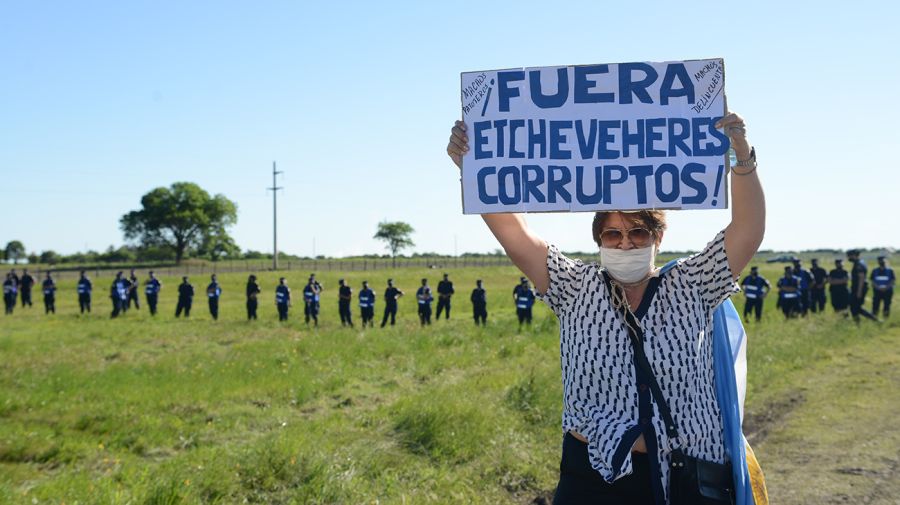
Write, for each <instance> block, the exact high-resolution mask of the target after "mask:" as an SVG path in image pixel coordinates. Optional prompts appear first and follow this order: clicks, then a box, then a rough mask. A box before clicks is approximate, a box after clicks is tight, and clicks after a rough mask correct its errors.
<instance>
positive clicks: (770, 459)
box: [747, 328, 900, 505]
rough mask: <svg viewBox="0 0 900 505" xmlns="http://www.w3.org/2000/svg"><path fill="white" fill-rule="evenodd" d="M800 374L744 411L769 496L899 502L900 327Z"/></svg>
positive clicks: (788, 500)
mask: <svg viewBox="0 0 900 505" xmlns="http://www.w3.org/2000/svg"><path fill="white" fill-rule="evenodd" d="M804 376H805V379H803V380H801V381H798V387H797V389H795V390H793V391H791V392H789V393H788V394H786V395H784V397H783V398H782V399H781V400H780V401H778V402H775V403H773V405H772V406H771V408H768V409H762V410H763V412H761V413H757V414H756V415H755V416H750V417H748V419H747V421H748V423H747V424H748V428H749V429H748V430H747V431H748V433H747V436H748V439H749V440H750V441H751V443H752V444H753V446H754V448H755V450H756V454H757V456H758V457H759V459H760V463H761V464H762V467H763V470H764V471H765V473H766V480H767V482H768V488H769V497H770V500H771V502H772V503H773V504H775V505H782V504H797V505H800V504H804V505H805V504H810V503H816V504H833V503H848V504H854V505H855V504H884V505H900V331H898V330H897V329H896V328H891V329H890V330H887V331H886V333H885V334H883V335H882V336H880V337H876V338H867V339H866V340H865V341H864V342H861V343H860V345H858V346H854V347H853V348H852V350H851V351H849V352H844V353H842V354H835V355H833V356H832V357H831V358H830V359H828V360H825V361H824V362H821V363H818V364H817V365H816V366H815V367H814V368H813V369H811V370H809V371H808V373H806V374H804Z"/></svg>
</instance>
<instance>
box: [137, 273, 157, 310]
mask: <svg viewBox="0 0 900 505" xmlns="http://www.w3.org/2000/svg"><path fill="white" fill-rule="evenodd" d="M149 274H150V278H149V279H147V281H146V282H144V294H145V295H146V296H147V306H148V307H150V315H151V316H155V315H156V304H157V303H158V302H159V292H160V291H161V290H162V283H161V282H159V279H157V278H156V274H154V273H153V270H150V272H149ZM135 282H137V281H135ZM135 307H137V304H136V303H135Z"/></svg>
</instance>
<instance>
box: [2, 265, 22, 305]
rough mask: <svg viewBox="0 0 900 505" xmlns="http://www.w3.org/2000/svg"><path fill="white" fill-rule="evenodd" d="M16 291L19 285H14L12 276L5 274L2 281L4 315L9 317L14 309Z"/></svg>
mask: <svg viewBox="0 0 900 505" xmlns="http://www.w3.org/2000/svg"><path fill="white" fill-rule="evenodd" d="M18 291H19V285H18V284H16V281H15V279H13V276H12V274H6V279H5V280H4V281H3V307H4V309H5V310H4V314H6V315H9V314H12V313H13V309H14V308H15V307H16V296H17V295H18Z"/></svg>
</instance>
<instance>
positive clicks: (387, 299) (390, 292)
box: [381, 279, 403, 328]
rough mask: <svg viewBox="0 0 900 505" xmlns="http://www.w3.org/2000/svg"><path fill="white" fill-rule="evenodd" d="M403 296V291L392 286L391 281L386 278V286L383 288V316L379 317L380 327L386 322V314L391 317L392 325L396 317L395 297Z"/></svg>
mask: <svg viewBox="0 0 900 505" xmlns="http://www.w3.org/2000/svg"><path fill="white" fill-rule="evenodd" d="M401 296H403V291H400V290H399V289H397V288H395V287H394V284H393V282H392V281H391V280H390V279H388V287H387V289H385V290H384V317H383V318H382V319H381V327H382V328H384V325H385V324H386V323H387V320H388V316H390V317H391V326H394V323H395V320H396V318H397V299H398V298H400V297H401Z"/></svg>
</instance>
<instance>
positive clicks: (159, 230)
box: [119, 182, 237, 263]
mask: <svg viewBox="0 0 900 505" xmlns="http://www.w3.org/2000/svg"><path fill="white" fill-rule="evenodd" d="M141 207H142V208H141V210H133V211H131V212H129V213H128V214H125V215H124V216H122V219H120V220H119V224H120V226H121V227H122V232H123V233H124V234H125V239H126V240H135V241H137V242H139V243H140V245H141V247H152V246H165V247H169V248H171V249H172V251H174V253H175V262H176V263H181V260H182V259H183V258H184V257H185V255H186V254H190V253H192V252H194V251H196V250H197V249H198V248H200V247H201V246H202V245H203V243H204V242H205V241H206V240H208V239H209V237H210V236H211V235H215V236H217V237H218V238H219V240H225V238H227V239H228V240H229V241H230V240H231V237H229V236H228V233H227V231H226V230H227V229H228V227H229V226H232V225H234V224H235V223H236V222H237V205H236V204H235V203H234V202H232V201H231V200H229V199H228V198H225V196H223V195H215V196H210V195H209V193H207V192H206V191H205V190H203V189H202V188H201V187H200V186H198V185H196V184H194V183H192V182H176V183H174V184H172V186H171V187H169V188H156V189H154V190H152V191H150V192H149V193H147V194H146V195H144V196H143V197H142V198H141Z"/></svg>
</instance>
